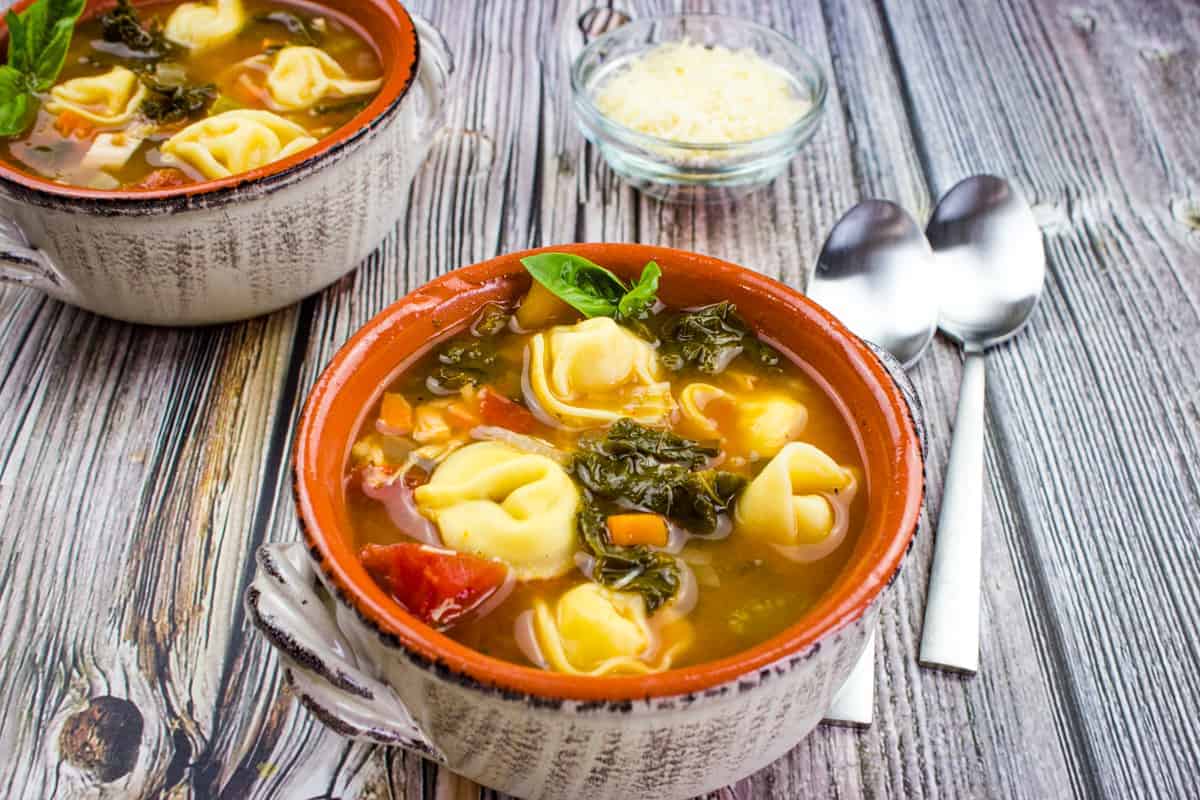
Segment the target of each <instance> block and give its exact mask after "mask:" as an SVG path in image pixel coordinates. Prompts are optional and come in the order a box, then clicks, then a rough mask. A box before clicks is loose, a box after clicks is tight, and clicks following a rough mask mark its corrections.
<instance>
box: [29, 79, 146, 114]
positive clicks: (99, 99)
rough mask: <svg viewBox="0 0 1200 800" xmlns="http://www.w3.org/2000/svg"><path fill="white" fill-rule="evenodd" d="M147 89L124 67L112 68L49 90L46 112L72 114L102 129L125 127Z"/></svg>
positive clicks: (140, 103) (66, 82) (136, 110)
mask: <svg viewBox="0 0 1200 800" xmlns="http://www.w3.org/2000/svg"><path fill="white" fill-rule="evenodd" d="M145 98H146V87H145V85H143V84H142V82H141V81H140V80H138V76H137V75H135V74H134V73H133V72H132V71H131V70H128V69H126V68H125V67H113V68H112V69H111V70H109V71H108V72H105V73H104V74H103V75H92V76H89V77H86V78H72V79H71V80H69V81H63V82H62V83H60V84H58V85H57V86H55V87H54V88H53V89H51V90H50V99H49V100H48V101H47V102H46V110H47V111H49V112H50V113H51V114H61V113H63V112H64V111H71V112H74V113H75V114H78V115H79V116H81V117H83V118H84V119H86V120H88V121H89V122H91V123H93V124H95V125H100V126H110V125H124V124H125V123H127V122H129V121H130V120H131V119H133V117H134V115H135V114H137V112H138V109H139V108H140V107H141V105H142V101H143V100H144V99H145Z"/></svg>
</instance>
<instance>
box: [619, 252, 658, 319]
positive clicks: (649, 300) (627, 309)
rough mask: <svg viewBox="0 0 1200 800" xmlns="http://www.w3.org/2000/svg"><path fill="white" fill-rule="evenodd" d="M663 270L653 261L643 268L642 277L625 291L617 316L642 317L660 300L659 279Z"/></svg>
mask: <svg viewBox="0 0 1200 800" xmlns="http://www.w3.org/2000/svg"><path fill="white" fill-rule="evenodd" d="M661 277H662V270H661V269H659V266H658V264H656V263H654V262H653V261H651V262H649V263H648V264H646V266H645V267H643V268H642V277H640V278H638V281H637V283H635V284H634V285H633V288H632V289H630V290H629V291H628V292H626V293H625V296H624V297H622V298H621V302H620V303H619V304H618V305H617V316H619V317H622V318H624V319H640V318H642V317H644V316H645V315H646V313H647V312H648V311H649V310H650V307H651V306H652V305H654V304H655V303H656V302H657V301H658V279H659V278H661Z"/></svg>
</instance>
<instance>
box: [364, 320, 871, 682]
mask: <svg viewBox="0 0 1200 800" xmlns="http://www.w3.org/2000/svg"><path fill="white" fill-rule="evenodd" d="M530 336H531V334H530V333H518V332H514V331H513V330H512V329H511V328H509V329H506V330H504V331H503V332H501V333H499V334H497V336H496V338H495V342H496V351H497V353H498V355H499V358H498V360H497V362H496V363H495V364H494V365H493V366H492V367H491V368H489V370H488V372H487V374H486V375H485V376H483V378H482V381H483V382H485V383H486V384H487V385H489V386H492V387H495V388H496V389H497V390H499V391H500V392H501V393H502V394H505V395H507V396H508V397H510V398H520V397H521V393H522V380H521V376H522V365H523V358H524V353H525V350H526V346H527V344H528V341H529V339H530ZM445 341H448V342H455V341H470V334H469V333H460V334H458V335H457V336H456V337H451V338H450V339H448V340H445ZM444 345H445V342H443V343H442V344H441V345H439V347H441V346H444ZM436 351H437V348H435V351H434V352H431V353H429V354H427V355H425V356H424V357H423V358H422V359H421V360H420V361H418V362H417V363H416V364H414V365H413V366H412V367H411V368H409V369H408V370H406V371H405V372H404V373H403V374H402V375H401V376H400V377H399V378H398V379H396V380H395V381H394V382H393V383H392V385H391V386H389V387H388V391H389V392H395V393H399V394H402V395H403V396H404V397H405V398H406V399H407V400H408V402H409V403H410V405H411V406H412V407H414V408H415V407H417V406H419V405H420V404H421V403H426V402H430V401H439V400H440V401H442V402H446V398H444V397H439V396H437V395H434V394H431V393H430V391H429V388H428V386H427V382H426V379H427V377H428V376H429V375H430V373H431V371H432V370H434V369H436V368H437V366H438V362H437V358H436ZM666 374H667V375H669V376H670V382H671V387H672V391H673V393H674V394H675V395H676V396H678V393H679V392H680V391H681V390H682V389H683V387H684V386H686V385H687V384H689V383H691V382H694V381H697V380H700V381H704V382H707V383H711V384H714V385H716V386H718V387H721V388H724V389H726V390H728V391H731V392H735V393H736V394H737V396H738V397H739V398H740V399H742V400H752V399H754V398H755V397H757V396H764V395H768V394H775V395H776V396H777V395H778V393H780V392H784V393H786V394H787V395H788V396H790V397H791V398H794V399H796V400H799V401H800V402H802V403H803V404H804V405H805V407H806V408H807V411H808V421H807V424H806V426H805V427H804V429H803V431H802V433H801V434H800V435H799V436H798V437H797V438H798V439H799V440H800V441H804V442H808V443H810V444H813V445H815V446H817V447H819V448H820V449H822V450H824V451H825V452H826V453H827V454H828V455H829V456H830V457H832V458H833V459H834V460H835V461H837V462H838V463H839V464H841V465H845V466H846V467H848V468H850V469H851V470H852V471H854V472H855V473H856V474H857V475H858V476H859V477H860V479H861V476H862V474H863V473H862V460H861V456H860V452H859V449H858V445H857V442H856V439H855V436H854V435H853V433H852V432H851V430H850V428H849V427H848V425H847V422H846V420H845V418H844V417H843V415H842V413H841V412H840V411H839V409H838V407H837V405H836V404H835V403H834V401H833V400H832V399H831V398H830V397H829V396H828V395H827V394H826V393H825V392H824V391H823V390H822V388H821V387H820V385H819V384H818V382H817V381H816V380H814V379H813V378H812V377H811V376H810V375H808V374H807V373H806V372H805V369H804V368H802V367H801V366H800V365H798V364H795V363H791V362H790V361H788V360H787V359H786V358H785V359H784V360H783V363H782V364H781V369H780V370H778V371H774V372H768V371H765V370H764V369H763V368H761V367H759V366H757V365H756V364H754V363H752V362H751V361H750V360H749V359H748V358H747V357H746V356H745V355H742V356H739V357H738V358H737V359H735V360H734V361H733V362H732V363H731V364H730V365H729V366H728V367H727V368H726V369H725V371H724V372H722V373H721V374H719V375H716V376H712V375H700V374H698V373H696V372H695V371H692V370H684V371H681V372H676V373H669V372H668V373H666ZM751 383H752V384H753V386H752V388H747V387H748V386H749V385H750V384H751ZM471 391H472V390H471V389H468V390H467V394H468V395H469V394H470V393H471ZM379 414H380V407H379V405H378V404H377V405H376V406H375V407H374V408H373V409H371V410H370V412H369V413H368V414H367V415H366V424H365V425H364V427H363V429H362V431H361V432H360V436H359V440H358V443H357V444H356V446H355V448H354V453H353V454H352V457H351V464H350V471H349V472H348V475H347V492H346V496H347V502H348V506H349V512H350V519H351V523H352V529H353V533H354V536H355V544H356V545H357V546H358V547H362V546H363V545H366V544H369V543H373V544H391V543H395V542H403V541H411V540H410V539H409V538H408V537H407V536H406V534H405V532H404V531H403V530H400V529H398V528H397V527H396V526H395V525H394V524H393V523H392V521H391V519H390V518H389V515H388V513H387V511H386V510H385V509H384V507H383V506H382V504H381V503H379V502H377V501H376V500H372V499H370V498H369V497H367V496H365V494H364V493H363V491H361V490H360V489H359V486H358V474H357V473H356V472H355V471H354V470H355V468H356V466H361V464H362V462H363V459H364V453H365V452H366V450H367V449H368V447H367V446H368V445H370V446H372V447H375V448H378V447H382V452H383V453H385V454H387V455H386V456H385V458H384V460H385V461H387V462H389V463H399V462H401V461H403V460H404V459H405V456H406V454H407V453H408V452H409V451H411V450H412V449H413V448H415V447H417V446H418V443H415V442H413V441H411V440H410V439H408V437H396V436H388V435H384V434H381V433H380V432H379V431H378V429H377V427H376V420H377V418H378V417H379ZM672 427H673V428H674V429H678V428H679V425H678V414H676V418H675V421H674V422H673V424H672ZM594 434H595V431H587V432H584V435H594ZM580 435H581V434H580V432H578V431H571V430H566V429H564V428H557V429H556V428H553V427H549V426H547V427H544V428H543V429H541V430H539V432H538V433H537V436H538V437H539V438H542V439H543V440H545V441H547V442H549V443H551V444H553V445H554V446H555V447H557V448H560V449H562V450H565V451H568V452H570V451H574V450H576V447H577V443H578V441H579V437H580ZM731 451H732V452H739V451H744V448H742V447H741V443H739V442H737V441H730V440H726V441H725V442H724V450H723V455H722V456H720V457H718V458H719V459H721V460H720V463H719V468H720V469H723V470H728V471H732V472H736V473H738V474H741V475H744V476H746V477H747V478H753V477H754V476H755V475H757V474H758V472H760V471H761V470H762V469H763V467H764V466H765V465H766V463H767V462H768V460H769V459H758V460H747V459H738V458H729V457H725V454H726V453H728V452H731ZM375 452H376V453H378V452H381V451H380V450H375ZM576 483H578V481H576ZM860 484H861V480H860ZM866 498H867V491H866V487H865V486H861V485H860V489H859V491H858V492H857V494H856V495H855V497H854V499H853V501H852V502H851V504H850V508H849V517H850V523H849V528H848V532H847V535H846V538H845V540H844V541H843V542H842V543H841V545H840V546H838V547H837V548H836V549H835V550H834V551H833V552H832V553H831V554H830V555H828V556H826V557H825V558H823V559H821V560H818V561H815V562H811V563H798V562H796V561H792V560H788V559H786V558H784V557H782V556H781V555H780V553H779V552H778V551H777V550H776V549H775V548H774V547H773V546H772V545H770V544H767V543H764V542H761V541H758V540H755V539H752V538H748V537H746V536H744V535H739V533H738V532H736V531H735V532H733V533H732V534H730V535H728V536H727V537H726V538H723V539H704V538H691V539H690V540H689V541H688V543H687V545H686V546H685V548H684V549H683V551H682V553H681V554H680V557H681V558H682V559H683V560H684V561H685V562H686V563H689V564H690V565H691V568H692V571H693V573H694V574H695V575H696V578H697V583H698V586H699V597H698V601H697V603H696V605H695V607H694V609H693V610H692V611H691V613H690V614H689V615H688V617H687V619H688V620H689V621H690V623H691V625H692V627H693V631H694V637H693V640H692V642H691V644H690V645H689V646H688V647H687V648H686V650H684V651H683V652H682V654H680V655H679V656H678V657H677V658H675V660H674V663H673V665H672V666H674V667H680V666H687V665H690V664H697V663H702V662H707V661H712V660H715V659H720V658H724V657H727V656H731V655H733V654H735V653H737V652H739V651H742V650H745V649H747V648H749V647H752V646H754V645H756V644H758V643H760V642H763V641H765V640H767V639H769V638H771V637H772V636H774V635H776V634H778V633H780V632H781V631H783V630H784V629H785V628H787V627H788V626H789V625H791V624H793V623H794V622H796V621H797V620H798V619H799V618H800V617H801V616H802V615H803V614H804V613H805V611H807V610H808V609H809V608H811V607H812V606H813V604H814V603H815V602H816V601H817V600H818V599H819V598H820V597H821V595H822V594H823V593H824V592H825V591H826V590H828V589H829V587H830V586H831V584H832V583H833V581H834V579H835V578H836V577H837V575H838V574H839V573H840V572H841V570H842V568H843V566H844V565H845V563H846V560H847V559H848V557H849V555H850V553H851V552H852V551H853V549H854V543H855V541H856V539H857V536H858V533H859V530H860V528H861V526H862V522H863V516H864V514H865V508H866V502H867V500H866ZM586 581H588V578H587V577H586V576H585V575H584V574H583V573H582V572H580V571H579V570H578V569H573V570H571V572H570V573H568V574H567V575H565V576H563V577H560V578H555V579H551V580H542V581H528V582H519V583H518V584H517V585H516V587H515V589H514V590H513V591H512V593H511V595H509V596H508V598H507V599H506V600H505V601H504V602H503V603H501V604H500V605H499V606H498V607H496V608H495V609H494V610H491V611H490V612H489V613H488V614H487V615H486V616H483V617H478V616H475V617H472V616H468V617H467V618H465V619H464V620H463V621H461V622H459V623H458V624H456V625H454V626H453V627H451V628H450V629H448V630H447V631H446V633H447V634H448V635H449V636H451V637H452V638H454V639H456V640H458V641H460V642H461V643H463V644H465V645H467V646H469V647H471V648H473V649H475V650H477V651H479V652H481V653H484V654H487V655H489V656H494V657H497V658H501V659H505V660H508V661H511V662H515V663H521V664H526V665H528V664H529V663H530V662H529V659H528V658H527V657H526V655H525V654H524V652H523V651H522V649H521V648H520V646H519V645H518V642H517V639H516V637H515V636H514V628H515V626H516V624H517V620H518V617H520V616H521V615H522V614H523V613H525V612H526V611H528V610H529V609H530V608H531V607H532V606H533V604H534V602H535V601H536V600H538V599H542V600H545V601H546V602H548V603H552V602H553V600H554V599H555V598H557V597H559V596H560V595H562V593H563V592H564V591H566V590H567V589H569V588H571V587H573V586H576V585H578V584H581V583H584V582H586Z"/></svg>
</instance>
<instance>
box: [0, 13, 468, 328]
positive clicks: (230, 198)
mask: <svg viewBox="0 0 1200 800" xmlns="http://www.w3.org/2000/svg"><path fill="white" fill-rule="evenodd" d="M30 2H32V0H24V1H23V2H21V3H18V4H17V6H16V8H17V10H21V9H22V8H24V7H26V6H28V5H29V4H30ZM135 4H136V3H135ZM104 5H105V2H104V0H89V3H88V9H87V11H86V12H85V14H94V13H96V12H97V11H99V10H101V9H102V8H103V7H104ZM336 8H337V10H338V13H339V14H341V15H342V16H343V17H344V18H345V19H346V21H347V22H348V23H350V24H352V25H354V26H355V27H357V28H358V29H359V30H360V31H362V32H363V33H364V34H365V35H367V36H368V38H369V39H370V40H371V41H373V42H374V43H375V44H376V45H377V46H378V50H379V55H380V59H381V61H382V63H383V69H384V76H383V81H384V82H383V86H382V88H381V89H380V92H379V94H378V96H377V97H375V99H374V100H372V101H371V103H370V104H369V105H368V106H367V107H366V108H365V109H363V110H362V111H360V112H359V113H358V114H357V115H356V116H355V117H354V118H353V119H352V120H351V121H350V122H348V123H346V124H345V125H344V126H342V127H341V128H340V129H338V130H337V131H335V132H334V133H332V134H330V135H329V136H327V137H325V138H324V139H322V140H321V141H320V142H318V143H317V144H316V145H314V146H312V147H310V148H309V149H307V150H304V151H303V152H301V153H297V154H296V155H294V156H292V157H290V158H286V159H283V160H281V161H278V162H275V163H272V164H268V165H267V166H265V167H263V168H261V169H257V170H253V171H250V172H246V173H242V174H239V175H234V176H232V177H230V178H226V179H223V180H214V181H206V182H204V183H198V184H192V185H189V186H181V187H176V188H172V189H161V190H121V191H104V190H97V189H84V188H78V187H71V186H65V185H63V184H59V183H54V182H52V181H48V180H45V179H43V178H41V177H38V176H35V175H32V174H30V173H27V172H23V171H21V170H18V169H16V168H14V167H12V166H10V165H8V164H4V163H0V281H7V282H11V283H18V284H24V285H27V286H33V287H36V288H38V289H41V290H42V291H44V292H46V293H47V294H49V295H51V296H52V297H55V298H58V299H59V300H63V301H64V302H67V303H71V304H73V305H77V306H80V307H82V308H86V309H88V310H90V311H94V312H96V313H98V314H103V315H105V316H109V317H115V318H117V319H123V320H128V321H131V322H143V323H148V324H153V325H203V324H209V323H216V322H227V321H230V320H236V319H244V318H246V317H252V316H256V315H258V314H263V313H266V312H268V311H273V310H275V309H277V308H281V307H283V306H286V305H289V304H291V303H294V302H296V301H297V300H299V299H301V298H303V297H306V296H307V295H310V294H312V293H313V292H315V291H317V290H319V289H321V288H323V287H325V286H328V285H329V284H330V283H333V282H334V281H336V280H337V279H338V278H340V277H342V276H343V275H345V274H346V273H347V272H349V271H351V270H352V269H354V268H355V267H356V266H358V264H359V262H360V261H361V260H362V259H363V258H365V257H366V256H367V255H368V254H369V253H370V252H371V250H373V249H374V248H375V246H376V245H377V244H378V243H379V242H380V241H381V240H382V239H383V238H384V236H386V235H387V233H388V231H389V230H391V228H392V226H393V225H394V224H395V222H396V219H397V217H398V216H399V214H400V212H401V210H402V209H403V208H404V207H405V202H404V198H405V196H406V194H407V192H408V189H409V184H410V183H411V179H412V175H413V173H414V171H415V170H416V168H417V166H419V164H420V163H421V160H422V159H423V158H424V155H425V152H426V148H427V147H428V144H429V142H430V139H431V134H432V132H433V128H434V127H435V126H436V124H437V122H438V120H439V119H440V112H441V107H442V104H443V99H444V93H445V85H446V81H447V78H448V76H449V73H450V70H451V59H450V53H449V50H448V49H447V48H446V45H445V42H444V40H443V39H442V37H441V35H440V34H439V33H438V32H437V31H436V30H435V29H434V28H433V27H431V26H430V25H429V24H428V23H427V22H425V21H424V20H421V19H420V18H418V17H415V16H411V15H409V14H408V12H406V11H405V10H404V8H403V7H401V6H400V5H399V4H398V3H396V2H394V0H344V1H343V2H340V3H339V4H338V5H337V6H336ZM414 79H415V80H414ZM414 82H415V83H416V84H417V86H418V87H419V91H417V92H410V91H409V89H410V87H411V85H412V84H413V83H414Z"/></svg>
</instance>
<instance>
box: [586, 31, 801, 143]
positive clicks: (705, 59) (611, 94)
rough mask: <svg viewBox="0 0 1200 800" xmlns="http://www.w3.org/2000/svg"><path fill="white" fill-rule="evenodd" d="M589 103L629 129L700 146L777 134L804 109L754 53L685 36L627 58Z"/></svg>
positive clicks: (782, 78) (783, 79)
mask: <svg viewBox="0 0 1200 800" xmlns="http://www.w3.org/2000/svg"><path fill="white" fill-rule="evenodd" d="M593 100H594V102H595V104H596V107H597V108H598V109H599V110H600V112H601V113H602V114H604V116H606V117H609V118H610V119H612V120H614V121H616V122H619V123H620V124H622V125H624V126H626V127H628V128H632V129H633V130H636V131H639V132H641V133H645V134H649V135H651V136H657V137H659V138H662V139H671V140H673V141H680V142H695V143H703V144H725V143H732V142H744V141H748V140H750V139H757V138H760V137H763V136H769V135H770V134H772V133H778V132H779V131H781V130H783V129H785V128H787V127H788V126H789V125H792V124H793V123H795V122H796V120H798V119H800V117H802V116H803V115H804V114H805V112H807V111H808V110H809V108H810V107H811V103H809V102H808V101H807V100H806V99H804V98H802V97H800V96H799V95H798V94H797V93H796V88H795V85H794V84H793V83H792V82H791V81H790V80H789V79H788V77H787V75H786V74H785V73H784V72H783V70H781V69H780V68H779V67H778V66H776V65H774V64H772V63H771V62H770V61H767V60H766V59H764V58H763V57H762V56H760V55H759V54H758V53H756V52H754V51H753V50H750V49H745V50H736V51H735V50H730V49H729V48H727V47H720V46H715V47H705V46H704V45H700V44H695V43H693V42H691V41H689V40H687V39H684V40H682V41H679V42H664V43H663V44H660V45H657V46H655V47H654V48H652V49H650V50H648V51H646V52H645V53H644V54H642V55H640V56H637V57H635V58H633V59H630V61H629V62H628V63H627V64H626V65H624V67H623V69H621V70H620V71H619V72H617V73H616V74H615V75H613V76H612V77H611V78H609V79H608V80H607V81H606V82H605V83H604V84H603V85H602V86H601V87H600V88H599V90H598V91H597V92H596V94H595V96H594V98H593Z"/></svg>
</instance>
